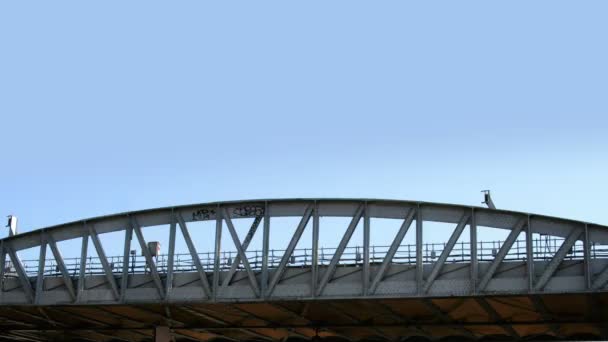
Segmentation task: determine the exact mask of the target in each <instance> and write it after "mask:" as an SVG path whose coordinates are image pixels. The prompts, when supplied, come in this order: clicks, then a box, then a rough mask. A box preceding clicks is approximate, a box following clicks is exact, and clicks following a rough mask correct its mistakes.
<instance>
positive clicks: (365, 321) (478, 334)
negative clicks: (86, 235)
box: [0, 293, 608, 341]
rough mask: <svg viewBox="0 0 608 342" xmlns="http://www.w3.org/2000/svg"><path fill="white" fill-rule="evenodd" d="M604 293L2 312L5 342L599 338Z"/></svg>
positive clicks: (607, 297) (607, 317) (603, 331)
mask: <svg viewBox="0 0 608 342" xmlns="http://www.w3.org/2000/svg"><path fill="white" fill-rule="evenodd" d="M607 308H608V293H594V294H551V295H537V296H536V295H522V296H483V297H459V298H455V297H454V298H446V297H443V298H395V299H391V298H384V299H355V300H330V299H324V300H316V301H306V300H301V301H271V302H240V303H239V302H235V303H191V304H185V303H182V304H168V305H163V304H142V305H132V304H131V305H86V306H82V305H80V306H76V305H67V306H44V307H42V306H5V307H3V308H2V309H1V310H0V340H10V341H15V340H23V341H66V340H67V341H154V340H155V331H156V329H157V328H158V327H168V329H169V331H170V334H171V339H169V340H175V341H209V340H226V341H236V340H238V341H244V340H272V341H279V340H281V341H285V340H313V339H316V338H317V337H316V336H318V337H319V338H321V339H324V340H328V341H332V340H334V341H337V340H344V341H349V340H350V341H365V340H375V341H378V340H387V341H403V340H416V341H417V340H440V339H450V340H453V339H463V340H480V339H481V340H495V339H503V340H504V339H507V340H535V339H539V340H569V339H587V340H593V339H595V340H600V339H606V338H608V324H607V323H606V322H608V309H607ZM157 340H158V341H160V338H158V339H157Z"/></svg>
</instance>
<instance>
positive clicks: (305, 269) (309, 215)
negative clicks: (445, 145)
mask: <svg viewBox="0 0 608 342" xmlns="http://www.w3.org/2000/svg"><path fill="white" fill-rule="evenodd" d="M280 217H297V218H298V219H299V224H298V225H297V227H296V229H295V233H294V235H293V237H292V238H291V240H290V242H289V244H288V245H286V246H271V245H270V235H271V232H272V219H273V218H280ZM321 217H342V218H349V219H350V224H349V225H348V226H347V227H346V231H345V233H344V234H343V236H342V237H341V239H340V241H336V247H335V248H333V249H331V250H329V251H323V250H322V251H320V248H319V231H320V230H322V229H324V227H323V226H322V224H320V222H321V220H320V218H321ZM243 218H248V219H250V220H251V219H252V218H253V224H252V225H251V227H250V230H249V233H248V234H247V236H245V238H244V239H243V240H241V238H240V237H239V235H238V234H237V231H236V229H235V223H234V222H235V220H239V219H243ZM376 218H382V219H398V220H401V226H400V228H399V230H398V232H397V234H396V236H395V237H394V239H393V241H392V243H391V244H390V245H388V246H385V247H383V248H380V247H375V246H371V245H370V232H371V230H372V229H374V227H373V225H372V224H371V220H372V219H376ZM196 221H211V222H215V231H214V232H209V233H211V234H213V235H214V236H215V248H214V251H212V252H208V251H198V250H196V248H195V241H193V239H192V237H191V232H190V229H189V227H188V225H189V224H191V223H192V222H196ZM430 222H440V223H449V224H452V225H453V226H454V228H453V230H452V231H451V232H450V234H449V236H447V238H446V241H444V242H443V243H442V244H441V248H439V247H438V248H437V249H434V247H433V251H432V253H429V251H428V248H427V249H426V250H425V246H428V245H425V244H424V242H423V236H424V227H425V223H430ZM158 225H168V227H169V247H168V254H166V255H165V256H163V257H162V258H160V259H159V258H155V257H153V256H152V255H151V253H150V251H149V250H148V248H147V242H148V241H146V240H145V238H144V234H143V231H144V230H145V229H146V227H151V226H158ZM358 225H362V229H363V243H362V245H361V246H360V247H357V248H356V249H354V250H353V248H352V247H348V244H349V241H350V240H351V238H352V236H353V233H354V232H355V230H356V228H357V227H358ZM224 227H225V228H226V229H227V231H228V233H229V235H230V238H231V240H232V242H233V245H232V246H222V244H221V241H222V239H221V235H222V231H224ZM307 227H311V228H308V229H312V248H310V249H304V250H302V249H297V248H296V247H297V245H298V242H299V241H300V239H301V237H302V235H303V234H304V231H305V230H307ZM478 227H490V228H499V229H504V230H506V231H508V236H507V238H506V239H505V240H504V241H502V242H500V243H499V246H496V248H492V249H491V252H489V250H488V249H485V248H484V247H483V243H482V242H481V241H478V238H477V232H478ZM466 228H468V231H469V234H470V236H469V240H470V242H468V243H467V244H466V245H465V244H463V243H458V240H459V238H460V237H461V235H462V234H463V231H465V229H466ZM409 230H414V232H415V236H416V240H415V244H411V245H403V244H402V241H403V239H404V237H405V235H406V233H407V232H408V231H409ZM117 231H124V232H125V241H121V242H120V243H123V244H124V254H123V256H122V258H120V257H119V258H117V259H112V258H108V256H107V255H106V253H105V251H104V248H103V246H102V243H101V241H100V239H99V235H100V234H105V233H110V232H117ZM178 234H181V235H182V236H183V239H184V241H185V242H186V246H187V251H185V253H186V255H187V257H188V258H187V262H186V263H184V262H182V261H180V260H182V259H183V254H180V252H184V251H176V249H175V240H176V236H177V235H178ZM255 234H261V235H262V241H263V247H262V249H261V250H259V251H251V250H248V247H249V244H250V242H251V240H252V238H253V236H254V235H255ZM533 234H542V235H550V236H552V237H553V240H551V241H553V242H554V244H553V248H551V249H550V251H549V252H547V250H546V249H544V250H542V251H541V250H540V249H539V247H538V241H537V240H538V238H537V239H536V240H535V239H534V238H533ZM208 235H210V234H208ZM520 235H524V236H525V239H524V240H523V241H522V240H520V239H518V237H519V236H520ZM71 239H82V246H81V257H80V258H75V259H71V260H68V259H64V258H63V257H62V253H61V250H60V248H59V247H58V242H62V241H67V240H71ZM131 240H133V241H134V242H135V243H136V244H137V245H138V246H139V247H141V250H142V253H143V256H142V258H137V257H135V256H133V255H130V250H131ZM546 241H549V240H546ZM325 243H327V242H325ZM603 245H608V227H606V226H602V225H598V224H592V223H587V222H580V221H574V220H568V219H562V218H556V217H549V216H543V215H536V214H528V213H521V212H513V211H506V210H495V209H487V208H480V207H468V206H461V205H452V204H439V203H426V202H411V201H394V200H376V199H373V200H371V199H280V200H251V201H238V202H218V203H205V204H196V205H188V206H179V207H169V208H160V209H152V210H144V211H137V212H128V213H122V214H116V215H111V216H104V217H97V218H92V219H87V220H82V221H77V222H72V223H67V224H62V225H58V226H53V227H48V228H44V229H39V230H35V231H30V232H27V233H23V234H19V235H16V236H12V237H8V238H5V239H2V240H0V265H5V267H2V268H1V269H0V278H1V279H2V288H1V291H0V310H1V312H0V336H4V337H5V338H9V339H16V338H21V339H26V340H27V339H29V340H34V341H37V340H48V339H51V337H49V336H55V337H52V338H59V339H70V338H71V339H77V340H78V339H88V340H94V341H100V340H112V339H118V340H147V339H152V336H153V331H154V329H157V331H158V329H160V328H158V327H168V328H167V329H169V330H168V331H170V332H171V333H172V334H174V336H176V337H177V339H185V340H186V339H189V340H210V339H215V338H223V339H226V340H243V339H264V340H279V339H285V338H313V337H314V336H322V337H323V336H324V337H334V338H338V337H339V338H344V339H347V340H359V339H365V338H382V339H386V340H398V339H403V338H408V337H412V336H423V337H425V338H428V339H434V338H439V337H442V336H443V337H445V336H460V337H466V338H471V339H475V338H484V337H488V336H495V335H506V336H509V337H511V338H522V337H526V336H547V335H550V336H554V337H558V338H564V337H567V336H573V335H574V336H578V335H582V336H587V337H588V338H593V337H596V338H601V337H602V336H604V337H605V336H607V335H605V334H606V329H605V328H606V327H605V322H606V319H605V317H606V316H605V312H604V309H603V308H602V307H603V306H602V305H601V303H603V302H604V301H605V299H606V298H605V297H604V294H605V292H606V284H607V283H608V262H607V261H608V254H605V253H604V250H603V249H602V248H601V246H603ZM32 247H39V248H40V257H39V260H46V257H47V253H48V251H49V250H50V252H51V253H50V254H52V257H53V259H54V264H52V266H51V267H49V265H48V262H38V264H37V265H35V267H34V268H32V264H31V263H27V266H24V264H23V262H22V261H21V260H20V258H19V256H18V252H19V251H21V250H25V249H28V248H32ZM226 248H231V249H233V250H234V249H235V253H234V254H228V255H227V254H226V251H225V249H226ZM89 249H94V250H95V252H96V254H98V256H99V257H98V258H95V259H94V260H93V259H91V258H90V257H89V258H88V257H87V251H88V250H89ZM377 249H378V250H380V252H378V251H377ZM276 250H279V251H280V253H278V254H279V255H278V256H277V255H275V254H274V252H273V251H276ZM437 252H438V253H437ZM180 255H181V256H182V257H181V258H182V259H180ZM455 255H456V256H455ZM7 265H8V266H7ZM184 265H187V266H184ZM558 303H570V304H568V305H565V307H563V305H561V304H558ZM359 309H361V310H359ZM459 310H460V311H459ZM518 310H519V311H518ZM327 311H334V314H331V315H329V316H328V314H327ZM134 312H137V314H134ZM366 312H367V313H368V314H366ZM532 313H535V314H532ZM138 315H139V316H138ZM106 316H107V317H112V318H100V317H106ZM163 329H164V328H163ZM42 331H44V333H41V332H42ZM161 335H162V333H159V335H158V336H161ZM58 336H59V337H58ZM157 339H158V340H160V339H161V337H158V338H157Z"/></svg>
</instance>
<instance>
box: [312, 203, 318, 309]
mask: <svg viewBox="0 0 608 342" xmlns="http://www.w3.org/2000/svg"><path fill="white" fill-rule="evenodd" d="M312 213H313V214H312V215H313V216H312V265H311V268H312V279H311V286H310V289H311V295H312V297H316V295H317V284H318V283H319V203H317V201H315V203H314V207H313V212H312Z"/></svg>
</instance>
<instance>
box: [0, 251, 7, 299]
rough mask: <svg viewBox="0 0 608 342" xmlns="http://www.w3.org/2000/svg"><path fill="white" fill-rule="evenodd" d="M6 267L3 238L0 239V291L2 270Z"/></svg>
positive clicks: (2, 278)
mask: <svg viewBox="0 0 608 342" xmlns="http://www.w3.org/2000/svg"><path fill="white" fill-rule="evenodd" d="M5 268H6V251H5V250H4V240H1V241H0V293H2V292H4V270H5Z"/></svg>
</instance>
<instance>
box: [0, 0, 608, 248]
mask: <svg viewBox="0 0 608 342" xmlns="http://www.w3.org/2000/svg"><path fill="white" fill-rule="evenodd" d="M607 10H608V2H605V1H585V2H572V1H509V2H488V1H459V2H451V1H435V2H428V1H424V2H404V1H384V2H366V1H331V2H328V1H323V2H321V1H318V2H314V1H313V2H304V1H295V2H283V1H261V2H244V1H242V2H238V1H236V2H226V1H222V2H203V1H179V2H160V1H129V2H122V1H121V2H119V1H115V2H112V1H110V2H108V1H104V2H81V1H57V2H37V3H33V2H24V1H18V2H8V1H5V2H2V3H1V4H0V125H1V126H2V140H1V142H0V156H2V158H3V163H2V165H3V167H2V168H0V214H2V215H4V214H7V215H8V214H10V213H13V214H16V215H18V216H19V218H20V223H21V224H20V226H21V230H22V231H26V230H31V229H35V228H40V227H44V226H47V225H52V224H57V223H62V222H65V221H69V220H76V219H80V218H86V217H91V216H97V215H101V214H110V213H114V212H122V211H127V210H136V209H145V208H150V207H158V206H168V205H177V204H186V203H195V202H206V201H216V200H237V199H246V198H274V197H370V198H396V199H410V200H424V201H437V202H452V203H461V204H467V205H479V202H480V201H481V194H480V192H479V191H480V190H482V189H492V191H493V195H494V198H495V202H496V204H497V206H499V207H500V208H507V209H513V210H522V211H529V212H536V213H542V214H548V215H556V216H563V217H569V218H575V219H582V220H587V221H593V222H598V223H603V224H608V214H607V213H608V212H607V211H606V195H605V194H606V193H608V183H607V181H606V174H608V173H607V172H606V171H607V168H608V158H607V157H608V155H607V152H606V151H607V150H608V138H607V137H606V128H607V127H608V125H607V124H608V119H607V118H606V116H607V115H608V97H607V94H608V63H607V62H606V61H608V47H607V46H608V45H607V44H606V43H605V42H606V32H608V21H606V18H605V14H606V13H607ZM4 234H5V232H4V233H2V234H0V236H4Z"/></svg>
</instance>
